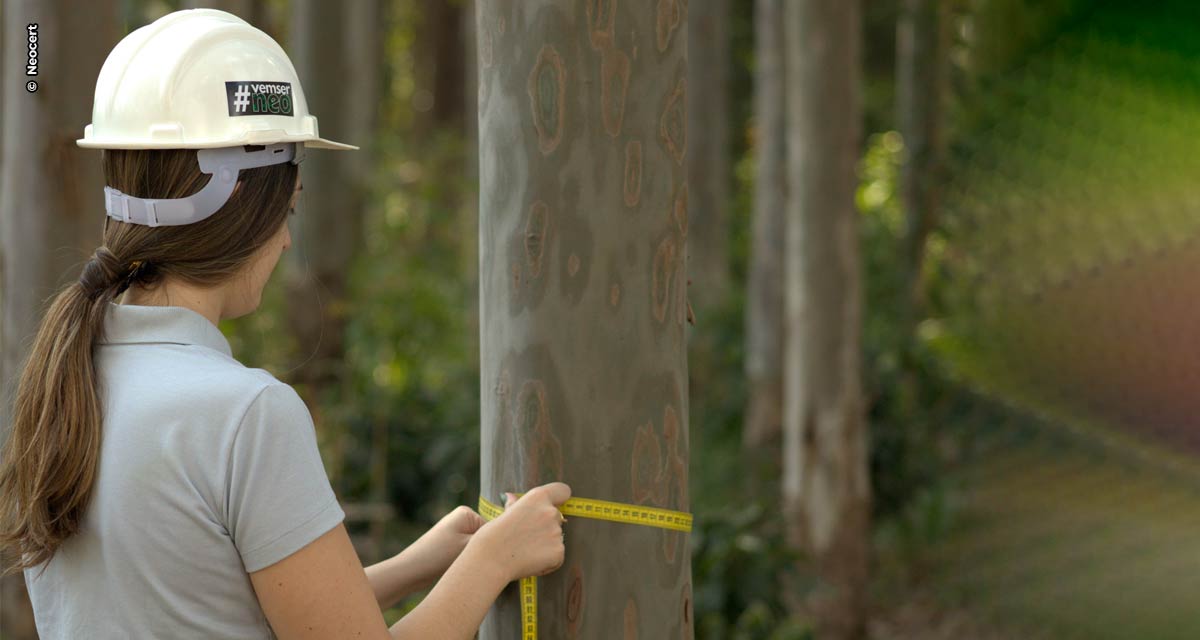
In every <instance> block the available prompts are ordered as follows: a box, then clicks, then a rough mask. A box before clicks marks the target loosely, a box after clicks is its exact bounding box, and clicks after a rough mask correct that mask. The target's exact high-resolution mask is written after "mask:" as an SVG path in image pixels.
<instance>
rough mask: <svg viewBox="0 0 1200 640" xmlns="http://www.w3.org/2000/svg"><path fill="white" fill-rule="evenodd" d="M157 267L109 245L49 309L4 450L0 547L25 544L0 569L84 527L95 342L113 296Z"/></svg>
mask: <svg viewBox="0 0 1200 640" xmlns="http://www.w3.org/2000/svg"><path fill="white" fill-rule="evenodd" d="M153 271H154V269H153V268H152V265H149V264H147V263H146V262H144V261H135V262H134V263H133V264H131V265H126V264H123V262H122V260H121V259H119V258H118V257H117V256H116V255H114V254H113V253H112V252H111V251H110V250H109V249H108V248H107V247H103V246H102V247H100V248H98V249H96V251H95V253H94V254H93V255H92V258H91V259H90V260H88V262H87V264H86V265H85V266H84V267H83V271H82V273H81V274H80V276H79V280H78V282H74V283H72V284H70V285H69V286H68V287H66V288H65V289H64V290H62V291H61V292H59V294H58V296H57V297H56V298H55V299H54V302H53V303H52V304H51V305H50V308H49V309H48V310H47V312H46V315H45V317H44V318H43V319H42V321H41V325H40V327H39V329H38V332H37V336H36V338H35V339H34V342H33V348H32V349H30V352H29V355H28V356H27V357H26V360H25V361H24V364H23V366H22V367H21V371H22V374H21V376H20V378H19V382H18V386H17V391H16V396H15V398H14V403H13V421H12V431H11V433H10V434H9V437H8V442H7V443H6V444H5V447H4V451H3V454H2V458H0V548H6V549H10V550H12V551H14V552H15V553H16V554H17V558H16V559H15V560H14V561H13V563H12V564H11V565H9V566H5V567H3V568H2V570H0V575H7V574H9V573H13V572H15V571H18V570H23V569H26V568H30V567H34V566H37V565H39V564H42V563H43V562H45V561H46V560H49V559H50V557H51V556H52V555H53V554H54V551H55V550H56V549H57V548H58V547H59V546H60V545H61V544H62V543H63V541H65V540H66V539H67V538H69V537H70V536H72V535H74V534H75V533H77V532H78V531H79V527H80V524H81V522H82V520H83V516H84V514H85V512H86V509H87V506H88V503H89V502H90V500H91V497H92V492H93V487H94V484H95V479H96V474H97V470H98V468H99V462H100V439H101V433H102V429H101V415H102V411H101V409H102V405H101V401H100V397H99V392H98V389H97V388H96V382H97V376H96V368H95V362H94V361H93V354H92V349H93V345H94V343H95V340H96V339H97V338H98V337H100V336H101V335H102V332H103V330H104V317H105V312H106V311H107V310H108V307H109V304H110V303H111V302H113V301H114V300H115V299H116V297H117V296H119V295H120V294H121V293H122V292H123V291H124V290H125V289H126V288H127V287H128V286H129V285H130V284H131V283H132V282H133V281H135V280H136V281H146V280H149V279H151V278H152V275H153ZM43 569H44V567H43Z"/></svg>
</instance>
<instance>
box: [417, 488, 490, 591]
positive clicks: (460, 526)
mask: <svg viewBox="0 0 1200 640" xmlns="http://www.w3.org/2000/svg"><path fill="white" fill-rule="evenodd" d="M486 523H487V521H486V520H484V519H483V516H481V515H479V514H478V513H476V512H475V510H474V509H472V508H471V507H468V506H465V505H463V506H459V507H457V508H455V509H454V510H453V511H451V512H450V513H448V514H446V515H445V516H443V517H442V519H441V520H438V522H437V524H435V525H433V527H431V528H430V529H429V531H426V532H425V533H424V534H423V535H421V537H420V538H417V540H416V542H414V543H412V544H411V545H410V546H409V548H411V549H413V550H414V551H415V552H417V554H418V557H419V558H421V560H422V565H423V566H424V567H425V570H426V572H427V575H426V576H425V578H426V581H427V582H428V583H433V582H436V581H437V579H438V578H440V577H441V576H442V574H443V573H445V572H446V569H448V568H450V565H451V564H453V563H454V560H455V559H457V558H458V556H459V554H460V553H462V551H463V549H464V548H466V546H467V542H469V541H470V540H471V536H473V535H475V532H476V531H479V529H480V528H481V527H483V525H484V524H486Z"/></svg>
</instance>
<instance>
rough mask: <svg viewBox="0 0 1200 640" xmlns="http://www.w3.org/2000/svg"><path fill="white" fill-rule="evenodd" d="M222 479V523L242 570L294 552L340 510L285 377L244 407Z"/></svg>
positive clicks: (337, 518)
mask: <svg viewBox="0 0 1200 640" xmlns="http://www.w3.org/2000/svg"><path fill="white" fill-rule="evenodd" d="M226 478H227V482H226V488H225V489H226V493H225V507H226V512H225V516H226V520H225V524H226V527H227V528H228V530H229V535H230V536H231V537H232V538H233V543H234V546H236V547H237V550H238V553H239V554H240V555H241V557H242V563H243V564H244V565H245V567H246V571H247V572H248V573H249V572H253V571H257V570H259V569H262V568H263V567H267V566H270V565H272V564H274V563H276V562H278V561H280V560H282V559H284V558H286V557H287V556H289V555H291V554H292V553H295V552H296V551H298V550H299V549H301V548H302V547H304V546H305V545H307V544H308V543H310V542H312V541H313V540H315V539H317V538H318V537H320V536H321V535H322V534H324V533H326V532H328V531H329V530H330V529H332V528H333V527H335V526H337V524H338V523H339V522H341V521H342V520H343V518H345V516H346V514H345V512H344V511H342V508H341V506H340V505H339V504H338V501H337V497H336V496H335V495H334V492H333V487H331V486H330V484H329V476H328V475H326V473H325V465H324V464H323V463H322V462H321V453H320V450H319V449H318V448H317V435H316V431H315V430H314V428H313V420H312V416H311V415H310V414H309V412H308V407H306V406H305V405H304V401H303V400H301V398H300V396H299V394H297V393H296V391H295V390H294V389H292V387H290V386H288V385H287V384H284V383H278V384H271V385H268V386H267V387H266V388H264V389H263V390H262V391H261V392H260V393H259V394H258V397H256V398H255V399H254V401H253V402H252V403H251V404H250V407H249V408H248V409H247V410H246V414H245V416H244V417H243V418H242V421H241V424H240V425H239V427H238V430H237V432H236V434H235V435H234V437H233V444H232V446H231V448H230V452H229V467H228V471H227V475H226Z"/></svg>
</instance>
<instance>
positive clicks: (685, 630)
mask: <svg viewBox="0 0 1200 640" xmlns="http://www.w3.org/2000/svg"><path fill="white" fill-rule="evenodd" d="M691 593H692V583H691V582H687V583H685V584H684V587H683V612H682V614H681V618H682V619H683V626H682V627H681V628H680V633H679V637H680V638H684V639H685V640H692V637H693V631H692V596H691Z"/></svg>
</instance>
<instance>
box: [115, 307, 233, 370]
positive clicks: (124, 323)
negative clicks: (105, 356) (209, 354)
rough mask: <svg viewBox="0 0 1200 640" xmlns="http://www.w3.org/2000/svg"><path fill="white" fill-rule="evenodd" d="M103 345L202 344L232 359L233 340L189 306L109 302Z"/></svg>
mask: <svg viewBox="0 0 1200 640" xmlns="http://www.w3.org/2000/svg"><path fill="white" fill-rule="evenodd" d="M97 342H98V343H100V344H148V343H162V342H168V343H172V344H198V345H200V346H203V347H208V348H209V349H213V350H215V351H218V352H220V353H223V354H225V355H227V356H229V357H233V350H232V349H230V348H229V340H227V339H226V338H225V334H223V333H221V330H220V329H218V328H217V326H216V325H214V324H213V323H212V322H211V321H209V319H208V318H206V317H204V316H202V315H200V314H199V313H198V312H196V311H193V310H191V309H188V308H187V307H178V306H172V305H154V306H149V305H137V304H118V303H116V302H109V303H108V313H107V315H106V316H105V319H104V335H103V336H101V337H100V338H99V339H98V340H97Z"/></svg>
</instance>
